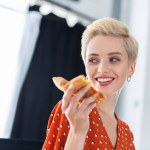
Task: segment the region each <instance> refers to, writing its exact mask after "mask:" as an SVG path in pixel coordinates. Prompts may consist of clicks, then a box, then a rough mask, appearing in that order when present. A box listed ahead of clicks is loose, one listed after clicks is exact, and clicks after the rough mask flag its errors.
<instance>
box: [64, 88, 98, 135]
mask: <svg viewBox="0 0 150 150" xmlns="http://www.w3.org/2000/svg"><path fill="white" fill-rule="evenodd" d="M89 89H90V85H87V86H85V87H84V88H82V89H81V90H80V91H78V92H77V93H76V94H75V95H73V91H74V86H73V85H70V86H69V88H68V89H67V90H66V92H65V93H64V95H63V99H62V111H63V112H64V113H65V115H66V117H67V119H68V121H69V123H70V129H71V130H72V131H73V132H74V133H77V134H83V133H85V134H86V133H87V131H88V129H89V114H90V112H91V111H92V109H93V108H94V107H95V106H96V103H95V102H94V99H95V98H96V95H97V94H93V95H92V96H90V97H87V98H86V99H83V101H82V102H81V103H80V104H79V100H80V99H82V97H83V95H84V94H85V93H86V92H87V91H88V90H89Z"/></svg>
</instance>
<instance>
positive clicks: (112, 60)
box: [110, 57, 120, 62]
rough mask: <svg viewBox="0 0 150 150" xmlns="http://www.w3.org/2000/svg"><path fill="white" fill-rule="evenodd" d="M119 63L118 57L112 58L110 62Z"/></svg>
mask: <svg viewBox="0 0 150 150" xmlns="http://www.w3.org/2000/svg"><path fill="white" fill-rule="evenodd" d="M118 61H120V59H119V58H116V57H112V58H110V62H118Z"/></svg>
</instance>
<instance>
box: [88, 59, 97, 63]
mask: <svg viewBox="0 0 150 150" xmlns="http://www.w3.org/2000/svg"><path fill="white" fill-rule="evenodd" d="M89 62H90V63H97V62H98V60H96V59H93V58H92V59H89Z"/></svg>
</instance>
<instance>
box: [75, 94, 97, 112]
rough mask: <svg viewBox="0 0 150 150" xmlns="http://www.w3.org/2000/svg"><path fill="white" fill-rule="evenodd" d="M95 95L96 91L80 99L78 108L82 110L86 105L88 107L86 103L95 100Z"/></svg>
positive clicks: (88, 103)
mask: <svg viewBox="0 0 150 150" xmlns="http://www.w3.org/2000/svg"><path fill="white" fill-rule="evenodd" d="M96 97H97V93H95V94H93V95H91V96H89V97H87V98H85V99H84V100H83V101H82V103H81V104H80V105H79V107H78V108H79V109H80V110H81V111H84V110H85V109H86V108H87V107H88V105H90V103H92V102H93V103H94V100H95V98H96Z"/></svg>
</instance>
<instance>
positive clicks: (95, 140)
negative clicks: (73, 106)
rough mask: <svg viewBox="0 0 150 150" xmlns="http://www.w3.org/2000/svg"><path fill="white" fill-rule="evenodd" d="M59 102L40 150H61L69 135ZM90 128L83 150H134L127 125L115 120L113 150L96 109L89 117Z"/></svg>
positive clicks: (67, 125)
mask: <svg viewBox="0 0 150 150" xmlns="http://www.w3.org/2000/svg"><path fill="white" fill-rule="evenodd" d="M61 104H62V103H61V101H60V102H58V103H57V105H56V106H55V107H54V109H53V111H52V113H51V115H50V118H49V121H48V126H47V136H46V139H45V141H44V144H43V148H42V150H63V149H64V146H65V142H66V140H67V136H68V133H69V129H70V126H69V122H68V120H67V118H66V116H65V115H64V114H63V113H62V111H61ZM89 119H90V128H89V131H88V133H87V136H86V139H85V145H84V150H135V147H134V143H133V135H132V132H131V131H130V129H129V127H128V125H127V124H126V123H124V122H123V121H121V120H120V119H118V118H117V120H118V126H117V143H116V146H115V148H114V147H113V146H112V143H111V140H110V138H109V137H108V134H107V132H106V130H105V127H104V125H103V123H102V120H101V118H100V116H99V113H98V111H97V109H96V108H94V109H93V110H92V112H91V113H90V115H89Z"/></svg>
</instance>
